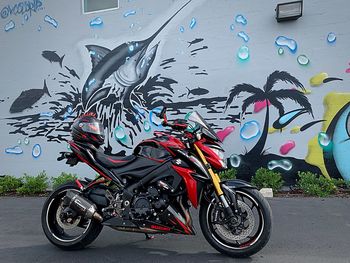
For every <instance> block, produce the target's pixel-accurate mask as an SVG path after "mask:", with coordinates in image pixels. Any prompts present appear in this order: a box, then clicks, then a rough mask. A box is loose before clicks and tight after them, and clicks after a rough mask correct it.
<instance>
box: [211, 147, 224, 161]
mask: <svg viewBox="0 0 350 263" xmlns="http://www.w3.org/2000/svg"><path fill="white" fill-rule="evenodd" d="M209 148H210V149H211V150H212V151H213V152H214V153H215V154H216V155H217V156H218V157H219V158H220V160H223V159H224V158H225V155H224V151H223V150H220V149H217V148H213V147H210V146H209Z"/></svg>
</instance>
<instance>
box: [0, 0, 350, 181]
mask: <svg viewBox="0 0 350 263" xmlns="http://www.w3.org/2000/svg"><path fill="white" fill-rule="evenodd" d="M173 2H174V3H173ZM175 2H176V1H171V3H170V1H169V5H172V6H174V7H172V8H171V10H169V11H171V12H158V11H157V10H158V6H154V5H152V8H148V7H147V8H146V7H140V6H142V5H143V4H141V3H136V2H135V1H125V3H123V4H124V5H125V6H124V7H123V9H121V10H119V11H113V12H111V13H101V14H99V16H95V17H94V16H92V17H86V16H85V17H79V19H80V18H81V19H80V20H81V21H80V22H81V23H80V24H79V27H80V26H81V25H83V23H85V28H84V29H83V30H81V31H82V32H85V33H84V34H83V33H81V34H79V36H77V38H76V39H75V40H74V43H77V47H76V48H72V46H63V45H61V43H67V42H64V41H57V42H58V43H57V44H56V43H50V45H48V44H47V43H46V42H45V41H44V39H45V37H47V36H48V35H46V34H48V31H49V32H50V34H58V32H60V34H61V33H63V31H64V30H68V31H69V30H70V29H68V25H69V28H71V27H72V28H75V27H74V26H75V25H74V24H75V22H73V24H72V21H70V22H71V23H68V20H67V19H64V18H65V17H64V16H60V13H57V12H53V11H52V10H51V9H50V6H51V5H50V4H49V3H47V2H46V1H39V0H31V1H21V2H18V3H15V2H12V3H9V4H6V5H4V6H2V7H0V8H1V10H2V11H1V21H2V22H3V30H2V32H0V33H2V34H5V35H6V36H7V37H8V38H11V37H13V36H16V34H20V33H21V32H20V30H14V29H15V28H18V25H19V23H20V22H21V21H20V22H18V19H22V20H23V21H22V22H23V23H25V21H27V20H26V19H25V16H27V17H30V16H31V15H34V14H36V15H37V14H39V11H40V10H42V9H43V8H44V6H43V5H44V4H45V13H43V12H42V14H41V16H40V19H38V21H40V23H41V24H36V25H34V27H35V28H34V27H33V28H34V32H33V31H30V34H31V35H33V34H34V33H35V34H36V37H37V38H38V40H37V41H38V42H42V43H40V44H37V46H38V47H40V49H38V50H35V51H34V49H35V47H36V46H32V48H33V52H30V53H31V54H35V56H37V59H38V61H39V62H36V63H37V64H38V65H41V64H40V63H42V64H43V65H46V66H47V68H43V69H41V70H39V71H38V72H37V73H36V72H34V71H33V73H32V74H33V75H35V82H34V80H32V81H31V83H35V84H30V85H29V84H28V85H23V83H22V85H20V86H19V87H20V88H19V87H18V88H17V85H16V88H14V89H13V91H11V93H9V94H10V96H8V94H3V95H2V96H1V97H0V105H1V109H2V113H3V116H2V119H1V122H2V123H5V124H6V125H5V126H4V127H6V135H8V136H9V138H14V139H13V141H10V140H7V138H6V144H4V145H2V148H3V156H5V158H21V157H22V156H26V155H30V156H31V157H32V158H31V159H32V160H36V159H39V160H42V159H44V158H46V154H48V152H49V151H47V147H51V145H54V146H52V147H53V148H54V149H55V150H56V148H55V147H64V148H66V145H67V141H68V140H69V139H70V126H71V124H72V123H73V121H74V119H75V118H76V117H77V116H79V115H81V114H83V113H87V112H94V113H95V114H96V116H97V117H98V118H99V119H101V121H102V123H103V125H104V128H105V134H106V135H107V136H106V139H105V144H104V146H103V147H104V151H105V152H106V153H113V154H126V152H127V153H130V152H131V150H132V149H133V147H134V145H135V144H136V143H138V142H139V141H140V140H141V139H143V138H145V137H150V136H152V132H153V131H155V130H162V129H165V128H164V127H162V125H161V122H160V120H159V119H158V118H157V117H156V116H155V115H156V114H155V113H156V112H157V111H159V109H160V107H162V106H166V107H167V108H168V112H169V115H170V118H171V117H174V118H175V117H176V118H179V117H180V118H182V117H185V115H186V114H187V113H188V112H190V111H194V110H197V111H199V112H200V113H201V115H203V116H205V118H206V120H207V121H208V123H210V124H211V125H212V127H213V129H214V130H215V131H216V132H217V134H218V136H219V138H220V139H221V141H222V142H223V145H224V147H225V149H226V157H227V159H228V161H229V165H230V166H231V167H235V168H236V169H237V172H238V173H237V174H238V177H239V178H241V179H245V180H250V179H251V177H252V176H253V175H254V174H255V172H256V170H258V169H259V168H260V167H265V168H268V169H270V170H273V171H278V172H281V174H282V175H283V179H284V181H285V183H286V185H293V184H295V182H296V179H297V172H298V171H311V172H314V173H319V174H323V175H324V176H326V177H334V178H344V179H347V180H348V179H350V174H349V172H348V171H350V169H349V168H350V167H349V166H348V165H347V163H348V162H347V161H346V156H347V154H346V153H347V148H348V147H347V146H348V145H347V144H348V141H350V140H348V138H349V137H350V136H349V130H350V125H349V118H350V117H349V111H350V106H349V103H350V97H349V93H348V92H349V90H345V88H346V85H347V84H348V83H347V81H349V80H348V79H347V78H346V77H347V76H349V74H348V73H350V69H347V67H348V66H346V65H347V63H348V62H349V60H345V61H342V62H341V63H339V65H338V66H339V67H338V66H335V65H330V66H329V67H326V66H325V65H323V67H321V66H320V65H318V64H316V63H317V62H318V61H319V60H320V59H321V58H323V57H322V56H323V55H324V54H326V55H327V56H328V57H326V55H324V56H325V58H324V59H331V58H334V57H336V56H334V55H333V53H336V52H338V51H337V48H338V47H339V46H340V45H342V42H343V37H342V36H344V33H342V32H336V33H333V31H334V30H333V29H331V28H327V31H324V32H323V31H322V32H319V34H320V35H321V37H320V36H319V35H317V36H314V37H313V38H311V37H310V38H309V39H307V41H314V42H315V41H316V40H317V39H322V43H323V46H322V52H323V53H322V54H321V53H320V54H317V56H318V57H317V58H316V57H315V56H316V55H315V54H314V53H313V52H312V50H308V48H307V47H308V46H309V45H305V41H306V40H305V39H301V38H298V37H297V36H296V35H295V34H293V33H292V32H287V31H285V32H279V30H278V28H274V29H273V30H274V32H273V34H272V33H271V32H270V33H271V37H270V39H267V40H266V41H265V42H264V41H262V42H261V43H260V40H261V39H262V36H260V38H259V37H258V35H259V32H258V30H257V29H256V26H258V25H254V26H252V25H253V23H254V20H253V19H251V17H249V16H246V14H247V15H249V14H250V13H251V12H248V11H249V8H248V9H247V10H244V9H242V10H239V9H237V8H236V7H235V3H225V4H223V3H222V4H220V5H219V4H218V5H217V8H219V9H220V8H221V9H220V10H221V11H222V13H223V14H226V15H222V17H221V18H220V19H221V20H220V19H218V21H216V20H215V19H217V18H213V23H212V24H211V23H207V19H206V17H205V16H203V14H205V13H206V12H207V11H205V10H206V9H205V8H208V6H207V5H212V4H209V1H207V3H205V4H204V5H203V7H201V5H200V4H199V3H197V2H196V4H195V1H191V0H190V1H187V0H183V1H177V3H175ZM198 2H199V1H198ZM204 2H205V1H203V3H204ZM72 5H75V4H72ZM164 5H166V4H164ZM226 5H227V6H231V7H232V8H231V9H229V8H226ZM175 6H176V7H175ZM223 6H225V8H223ZM76 8H78V7H77V6H76ZM159 8H160V7H159ZM212 8H216V6H215V7H212ZM153 9H154V10H153ZM219 9H218V10H219ZM226 9H227V10H226ZM72 10H73V9H72ZM163 11H164V10H163ZM115 12H116V13H115ZM203 12H204V13H203ZM49 14H55V15H54V16H53V15H49ZM79 15H81V14H80V13H79ZM158 16H159V18H157V17H158ZM156 18H157V20H156ZM16 19H17V20H16ZM113 19H116V20H113ZM153 20H154V21H153ZM31 21H33V22H34V19H32V20H31ZM116 21H117V24H118V26H117V27H116ZM219 21H220V23H221V22H222V21H224V24H223V25H221V24H220V25H219ZM153 22H154V23H153ZM36 23H38V22H37V21H36ZM27 28H29V27H26V28H24V27H23V31H25V29H26V30H27ZM219 28H220V29H222V31H218V30H219ZM28 30H29V29H28ZM31 30H32V29H31ZM79 30H80V29H79ZM84 30H85V31H84ZM4 31H6V32H11V33H9V34H7V33H5V32H4ZM38 31H41V32H40V33H39V32H38ZM61 31H62V32H61ZM72 31H73V29H72ZM334 32H335V31H334ZM64 33H65V32H64ZM67 33H72V32H70V31H69V32H67ZM105 33H106V35H105ZM28 34H29V33H28ZM310 34H311V33H310ZM67 35H68V36H70V37H72V35H73V34H67ZM107 35H108V37H106V36H107ZM110 35H112V36H113V35H115V36H117V38H116V39H114V40H113V42H112V40H111V39H110ZM119 36H120V37H119ZM218 36H220V37H218ZM36 37H34V36H33V39H34V38H36ZM265 38H266V37H265ZM265 38H264V39H265ZM39 40H40V41H39ZM230 41H231V42H230ZM257 43H259V45H257ZM260 44H261V48H260ZM313 44H314V46H317V45H318V43H313ZM248 46H249V47H248ZM262 46H264V49H263V48H262ZM10 48H11V47H9V46H7V49H10ZM326 49H327V52H331V53H327V52H326V51H324V50H326ZM76 50H78V51H80V52H81V57H80V56H79V55H78V56H77V54H75V51H76ZM271 50H272V52H271V53H269V52H270V51H271ZM301 52H303V53H301ZM304 52H305V53H304ZM9 53H10V52H9ZM262 53H264V54H263V55H266V56H265V57H264V56H261V54H262ZM265 53H266V54H265ZM305 54H306V55H305ZM75 56H77V58H75ZM259 56H260V61H259V62H257V59H258V57H259ZM262 57H264V59H263V60H261V59H262ZM338 57H341V56H340V55H339V54H338ZM266 61H268V63H266ZM290 61H293V65H289V64H288V63H290ZM82 62H83V63H82ZM256 62H257V63H256ZM270 62H271V63H270ZM280 62H281V63H280ZM259 63H260V64H259ZM18 64H19V65H21V63H20V62H19V61H18ZM43 67H45V66H43ZM4 68H7V65H6V67H4ZM335 68H336V69H337V70H335ZM338 68H339V69H338ZM39 72H40V74H39ZM247 72H249V73H247ZM252 72H257V73H256V74H255V73H254V74H253V73H252ZM327 72H328V73H327ZM266 77H267V78H266ZM265 80H266V81H265ZM9 83H10V82H9ZM248 83H251V84H248ZM259 85H261V86H259ZM9 88H10V89H11V87H9ZM335 91H336V92H335ZM323 98H324V105H325V106H324V107H323V106H322V105H321V106H320V104H321V102H322V100H323ZM335 102H336V103H335ZM48 144H49V145H50V146H47V145H48ZM57 145H58V146H57ZM57 149H58V148H57ZM52 155H53V154H52Z"/></svg>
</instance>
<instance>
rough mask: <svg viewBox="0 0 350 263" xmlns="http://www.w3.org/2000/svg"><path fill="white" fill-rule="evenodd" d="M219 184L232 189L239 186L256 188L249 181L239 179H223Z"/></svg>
mask: <svg viewBox="0 0 350 263" xmlns="http://www.w3.org/2000/svg"><path fill="white" fill-rule="evenodd" d="M221 184H223V185H225V186H227V187H228V188H230V189H233V190H236V189H240V188H251V189H257V188H256V187H255V186H253V185H251V184H250V183H248V182H246V181H243V180H240V179H232V180H223V181H221Z"/></svg>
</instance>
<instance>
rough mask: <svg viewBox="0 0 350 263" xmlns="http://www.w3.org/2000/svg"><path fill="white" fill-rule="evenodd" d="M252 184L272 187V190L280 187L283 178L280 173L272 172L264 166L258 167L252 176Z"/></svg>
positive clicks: (259, 186)
mask: <svg viewBox="0 0 350 263" xmlns="http://www.w3.org/2000/svg"><path fill="white" fill-rule="evenodd" d="M252 184H253V185H255V186H256V187H258V188H259V189H261V188H272V190H273V191H274V192H276V191H278V190H280V189H281V187H282V186H283V180H282V176H281V174H280V173H276V172H273V171H271V170H269V169H266V168H260V169H258V170H257V171H256V173H255V175H254V176H253V177H252Z"/></svg>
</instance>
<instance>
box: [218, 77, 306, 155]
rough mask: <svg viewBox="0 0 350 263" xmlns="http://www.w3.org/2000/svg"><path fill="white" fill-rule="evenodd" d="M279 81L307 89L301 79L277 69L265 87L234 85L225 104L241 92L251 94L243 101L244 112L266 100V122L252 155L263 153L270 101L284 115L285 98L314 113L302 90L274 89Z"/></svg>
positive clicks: (250, 153)
mask: <svg viewBox="0 0 350 263" xmlns="http://www.w3.org/2000/svg"><path fill="white" fill-rule="evenodd" d="M279 81H284V82H286V83H290V84H293V85H295V86H296V87H298V88H300V89H302V90H303V91H305V88H304V86H303V85H302V84H301V83H300V82H299V80H297V79H296V78H295V77H293V76H292V75H290V74H289V73H287V72H285V71H275V72H273V73H272V74H271V75H270V76H268V78H267V80H266V83H265V85H264V87H263V89H259V88H256V87H254V86H253V85H250V84H246V83H243V84H238V85H236V86H234V87H233V88H232V89H231V91H230V95H229V97H228V98H227V101H226V106H225V107H226V108H227V107H228V106H229V105H230V104H231V103H232V101H233V99H234V98H235V97H236V96H238V95H239V94H240V93H243V92H246V93H250V94H251V96H249V97H247V98H246V99H245V100H244V101H243V104H242V114H244V113H245V112H246V110H247V108H248V107H249V106H250V105H253V104H254V103H256V102H261V101H265V102H266V113H265V123H264V129H263V132H262V134H261V136H260V138H259V141H258V142H257V143H256V145H255V146H254V147H253V148H252V149H251V150H250V151H249V152H248V153H247V155H250V156H257V155H261V154H262V152H263V150H264V147H265V142H266V139H267V134H268V129H269V112H270V109H269V103H268V102H270V104H271V106H274V107H275V108H276V109H277V110H278V112H279V115H280V116H282V115H283V114H284V113H285V111H284V106H283V104H282V102H281V101H283V100H293V101H294V102H295V103H297V104H299V105H300V106H301V107H303V108H304V109H305V110H306V111H307V112H308V113H309V114H311V115H312V108H311V104H310V102H309V100H308V99H307V98H306V96H305V95H304V94H303V93H302V92H301V91H299V90H296V89H280V90H273V87H274V85H275V84H276V83H277V82H279Z"/></svg>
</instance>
